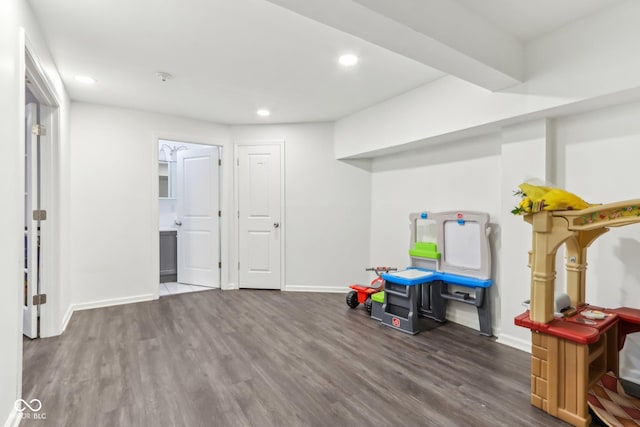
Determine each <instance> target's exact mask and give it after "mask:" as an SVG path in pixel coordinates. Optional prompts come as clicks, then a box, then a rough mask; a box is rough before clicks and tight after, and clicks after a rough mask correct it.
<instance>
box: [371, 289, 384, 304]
mask: <svg viewBox="0 0 640 427" xmlns="http://www.w3.org/2000/svg"><path fill="white" fill-rule="evenodd" d="M371 301H375V302H379V303H380V304H384V291H382V292H376V293H375V294H373V295H371Z"/></svg>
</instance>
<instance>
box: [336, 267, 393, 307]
mask: <svg viewBox="0 0 640 427" xmlns="http://www.w3.org/2000/svg"><path fill="white" fill-rule="evenodd" d="M397 270H398V269H397V268H393V267H370V268H367V269H366V271H373V272H375V273H376V278H375V279H373V280H372V281H371V283H370V284H369V285H368V286H367V285H350V286H349V287H350V288H351V289H353V290H352V291H349V293H348V294H347V298H346V300H347V305H348V306H349V307H350V308H356V307H357V306H358V305H360V304H364V306H365V308H366V309H367V313H369V315H371V295H372V294H375V293H376V292H380V291H381V290H382V288H383V287H384V279H383V278H382V277H381V276H380V275H381V274H382V273H387V272H389V271H397Z"/></svg>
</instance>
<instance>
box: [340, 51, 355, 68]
mask: <svg viewBox="0 0 640 427" xmlns="http://www.w3.org/2000/svg"><path fill="white" fill-rule="evenodd" d="M338 62H339V63H340V64H341V65H344V66H345V67H353V66H354V65H356V64H357V63H358V57H357V56H355V55H353V54H351V53H347V54H346V55H342V56H341V57H340V58H338Z"/></svg>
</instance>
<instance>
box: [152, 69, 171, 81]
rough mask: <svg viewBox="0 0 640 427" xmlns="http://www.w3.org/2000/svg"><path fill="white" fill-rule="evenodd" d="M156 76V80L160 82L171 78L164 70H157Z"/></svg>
mask: <svg viewBox="0 0 640 427" xmlns="http://www.w3.org/2000/svg"><path fill="white" fill-rule="evenodd" d="M156 77H157V78H158V80H160V81H161V82H166V81H167V80H170V79H172V78H173V76H172V75H171V74H169V73H165V72H164V71H158V72H157V73H156Z"/></svg>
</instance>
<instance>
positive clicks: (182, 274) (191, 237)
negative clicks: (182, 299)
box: [176, 147, 220, 288]
mask: <svg viewBox="0 0 640 427" xmlns="http://www.w3.org/2000/svg"><path fill="white" fill-rule="evenodd" d="M218 159H219V150H218V147H207V148H202V149H196V150H185V151H178V173H177V181H178V186H177V190H178V191H177V195H176V197H177V200H176V217H177V220H176V225H178V227H177V228H178V282H180V283H188V284H190V285H199V286H207V287H214V288H217V287H220V267H219V263H220V217H219V211H220V178H219V176H220V175H219V164H218Z"/></svg>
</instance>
